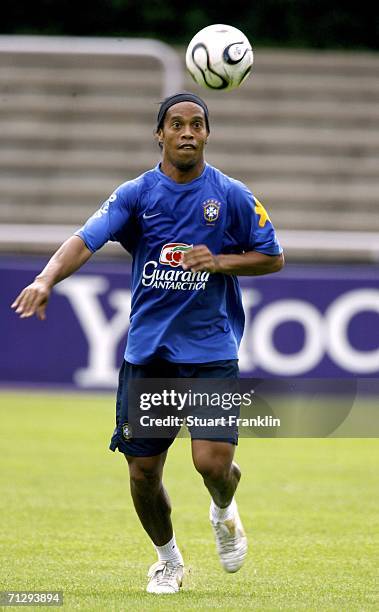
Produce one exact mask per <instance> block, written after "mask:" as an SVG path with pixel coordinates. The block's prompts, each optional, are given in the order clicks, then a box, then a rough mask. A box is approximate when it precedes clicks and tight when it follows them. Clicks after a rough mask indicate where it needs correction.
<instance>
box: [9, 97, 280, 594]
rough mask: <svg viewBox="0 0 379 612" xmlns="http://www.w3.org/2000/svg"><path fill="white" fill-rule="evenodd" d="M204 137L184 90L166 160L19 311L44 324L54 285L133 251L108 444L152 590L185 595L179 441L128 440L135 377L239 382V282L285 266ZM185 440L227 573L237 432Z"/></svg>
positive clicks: (238, 555) (56, 262) (203, 110)
mask: <svg viewBox="0 0 379 612" xmlns="http://www.w3.org/2000/svg"><path fill="white" fill-rule="evenodd" d="M209 134H210V126H209V113H208V108H207V106H206V104H205V102H204V101H203V100H202V99H201V98H199V97H198V96H197V95H195V94H192V93H188V92H183V93H178V94H175V95H173V96H170V97H169V98H167V99H165V100H164V101H163V102H162V104H161V106H160V109H159V112H158V118H157V126H156V138H157V140H158V144H159V147H160V149H161V151H162V161H161V162H160V163H159V164H158V165H157V166H156V167H155V168H154V169H152V170H149V171H147V172H145V173H144V174H142V175H141V176H139V177H138V178H136V179H135V180H131V181H127V182H126V183H124V184H122V185H121V186H119V187H118V188H117V189H116V191H115V192H114V193H113V194H112V195H111V196H110V197H109V198H108V200H106V202H105V203H104V204H103V205H102V206H101V207H100V209H99V210H98V211H97V212H95V214H94V215H93V216H92V217H90V219H88V221H87V222H86V223H85V225H84V226H83V227H82V228H81V229H80V230H78V231H77V232H76V234H75V235H74V236H72V237H71V238H69V239H68V240H67V241H66V242H65V243H64V244H63V245H62V246H61V247H60V248H59V249H58V251H57V252H56V253H55V254H54V255H53V256H52V258H51V259H50V261H49V262H48V264H47V265H46V267H45V268H44V270H43V271H42V272H41V273H40V274H39V275H38V276H37V277H36V278H35V280H34V282H32V283H31V284H30V285H29V286H28V287H26V288H25V289H24V290H23V291H22V292H21V293H20V294H19V296H18V297H17V298H16V300H15V301H14V303H13V304H12V308H14V309H15V311H16V313H17V314H18V315H19V316H20V317H21V318H25V317H30V316H32V315H34V314H36V315H37V316H38V317H39V318H40V319H44V318H45V310H46V305H47V302H48V299H49V296H50V293H51V291H52V288H53V286H54V285H55V284H56V283H58V282H59V281H61V280H62V279H64V278H66V277H68V276H69V275H70V274H72V273H73V272H75V271H76V270H77V269H78V268H80V267H81V266H82V265H83V264H84V263H85V262H86V261H87V260H88V259H89V258H90V257H91V255H92V254H93V253H94V252H95V251H97V250H98V249H100V248H101V247H102V246H103V245H104V244H105V243H106V242H107V241H108V240H113V241H118V242H119V243H121V245H122V246H123V247H124V248H125V249H126V250H127V251H128V252H129V253H130V254H131V255H132V258H133V273H132V279H133V280H132V307H131V316H130V328H129V333H128V340H127V346H126V351H125V358H124V361H123V364H122V367H121V370H120V376H119V387H118V392H117V402H116V429H115V431H114V433H113V436H112V439H111V444H110V448H111V449H112V450H116V449H118V450H119V451H120V452H121V453H123V454H124V455H125V457H126V460H127V462H128V466H129V475H130V488H131V495H132V499H133V503H134V506H135V509H136V512H137V514H138V517H139V519H140V521H141V523H142V526H143V528H144V529H145V530H146V532H147V534H148V535H149V537H150V538H151V540H152V543H153V545H154V547H155V549H156V552H157V555H158V561H157V562H156V563H154V564H153V565H152V567H151V568H150V571H149V574H148V578H149V580H148V586H147V591H148V592H149V593H175V592H178V591H179V588H180V586H181V583H182V578H183V573H184V563H183V558H182V555H181V553H180V550H179V548H178V546H177V544H176V540H175V534H174V531H173V526H172V523H171V518H170V513H171V506H170V500H169V497H168V494H167V492H166V490H165V488H164V486H163V483H162V474H163V467H164V464H165V461H166V456H167V451H168V448H169V446H170V445H171V443H172V442H173V440H174V437H175V436H174V435H173V436H172V437H166V438H154V437H146V438H140V437H138V438H137V437H135V438H134V437H133V431H132V430H131V429H130V427H129V419H128V381H130V380H133V379H136V378H139V379H140V378H157V377H166V378H168V377H170V378H176V377H177V378H180V377H182V378H199V379H200V378H216V379H217V378H219V379H235V378H237V377H238V347H239V344H240V340H241V337H242V333H243V327H244V313H243V309H242V303H241V293H240V289H239V284H238V280H237V276H238V275H261V274H270V273H272V272H277V271H278V270H280V269H281V268H282V266H283V254H282V249H281V247H280V245H279V243H278V241H277V238H276V235H275V231H274V228H273V225H272V224H271V221H270V219H269V217H268V215H267V212H266V210H265V209H264V207H263V206H262V205H261V204H260V202H259V201H258V200H257V199H256V198H255V197H254V196H253V195H252V193H251V192H250V191H249V189H248V188H247V187H246V186H245V185H244V184H242V183H240V182H239V181H236V180H234V179H232V178H230V177H228V176H226V175H225V174H223V173H222V172H220V171H219V170H217V169H216V168H214V167H212V166H210V165H209V164H207V163H206V162H205V159H204V149H205V146H206V144H207V140H208V137H209ZM220 383H221V381H220ZM190 433H191V438H192V440H191V444H192V457H193V463H194V466H195V468H196V470H197V471H198V472H199V473H200V474H201V476H202V477H203V480H204V484H205V486H206V487H207V489H208V491H209V493H210V497H211V505H210V513H209V517H210V521H211V525H212V527H213V530H214V535H215V539H216V547H217V551H218V554H219V557H220V561H221V564H222V566H223V568H224V569H225V570H226V571H227V572H236V571H237V570H238V569H239V568H240V567H241V565H242V563H243V561H244V559H245V556H246V552H247V540H246V536H245V533H244V530H243V527H242V524H241V520H240V518H239V514H238V510H237V505H236V501H235V498H234V494H235V491H236V489H237V486H238V482H239V480H240V476H241V472H240V469H239V467H238V465H237V464H236V463H235V462H234V461H233V457H234V451H235V446H236V444H237V437H238V432H237V430H236V429H233V430H232V431H231V432H230V431H229V432H228V434H227V436H225V437H220V438H218V437H213V438H212V437H209V439H205V438H206V436H204V434H203V433H202V434H199V433H198V432H196V429H194V430H193V431H191V432H190Z"/></svg>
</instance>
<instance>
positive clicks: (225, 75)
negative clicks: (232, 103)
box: [186, 23, 254, 91]
mask: <svg viewBox="0 0 379 612" xmlns="http://www.w3.org/2000/svg"><path fill="white" fill-rule="evenodd" d="M253 61H254V54H253V50H252V48H251V44H250V43H249V41H248V39H247V38H246V36H245V34H243V32H241V31H240V30H238V29H237V28H234V27H233V26H229V25H224V24H222V23H218V24H214V25H210V26H207V27H206V28H203V29H202V30H200V32H198V33H197V34H196V35H195V36H194V37H193V39H192V40H191V42H190V43H189V45H188V47H187V51H186V65H187V68H188V71H189V73H190V74H191V76H192V78H193V79H194V81H196V83H198V85H201V86H202V87H206V88H208V89H216V90H223V91H230V90H231V89H236V87H239V86H240V85H241V83H243V82H244V81H245V80H246V78H247V77H248V75H249V74H250V72H251V69H252V66H253Z"/></svg>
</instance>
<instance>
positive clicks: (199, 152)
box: [158, 102, 208, 171]
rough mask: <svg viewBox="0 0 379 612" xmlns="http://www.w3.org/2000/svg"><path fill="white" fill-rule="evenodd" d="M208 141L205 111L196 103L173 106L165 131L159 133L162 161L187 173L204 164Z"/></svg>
mask: <svg viewBox="0 0 379 612" xmlns="http://www.w3.org/2000/svg"><path fill="white" fill-rule="evenodd" d="M207 137H208V130H207V127H206V122H205V115H204V110H203V109H202V107H201V106H199V105H198V104H195V103H194V102H179V103H178V104H174V105H173V106H171V107H170V108H169V109H168V111H167V113H166V116H165V119H164V124H163V128H162V129H160V130H159V131H158V138H159V140H160V141H161V142H162V145H163V157H164V158H165V159H167V160H168V161H169V162H170V163H171V164H172V165H173V166H174V167H175V168H177V169H178V170H184V171H185V170H190V169H191V168H194V167H195V166H196V165H197V164H199V163H203V160H204V146H205V143H206V140H207Z"/></svg>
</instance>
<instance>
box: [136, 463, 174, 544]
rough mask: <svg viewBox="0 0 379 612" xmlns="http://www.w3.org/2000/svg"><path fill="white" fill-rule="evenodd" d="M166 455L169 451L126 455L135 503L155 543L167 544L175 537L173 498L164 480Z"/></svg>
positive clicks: (144, 526)
mask: <svg viewBox="0 0 379 612" xmlns="http://www.w3.org/2000/svg"><path fill="white" fill-rule="evenodd" d="M166 456H167V451H165V452H164V453H162V454H161V455H157V456H154V457H132V456H130V455H125V457H126V460H127V462H128V465H129V474H130V492H131V494H132V499H133V503H134V507H135V509H136V512H137V514H138V517H139V519H140V521H141V523H142V526H143V528H144V529H145V531H146V532H147V533H148V535H149V536H150V538H151V540H152V541H153V542H154V544H155V545H156V546H163V545H164V544H167V542H169V541H170V540H171V538H172V537H173V529H172V523H171V518H170V515H171V504H170V499H169V497H168V495H167V492H166V489H165V488H164V486H163V483H162V474H163V466H164V463H165V461H166Z"/></svg>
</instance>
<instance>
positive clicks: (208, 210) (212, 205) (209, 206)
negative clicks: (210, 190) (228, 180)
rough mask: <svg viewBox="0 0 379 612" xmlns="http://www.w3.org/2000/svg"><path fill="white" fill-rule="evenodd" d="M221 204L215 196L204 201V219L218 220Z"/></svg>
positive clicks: (212, 221)
mask: <svg viewBox="0 0 379 612" xmlns="http://www.w3.org/2000/svg"><path fill="white" fill-rule="evenodd" d="M220 206H221V204H220V202H218V201H217V200H214V199H213V198H210V199H209V200H205V202H203V212H204V219H205V220H206V221H207V223H214V222H215V221H217V219H218V217H219V214H220Z"/></svg>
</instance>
